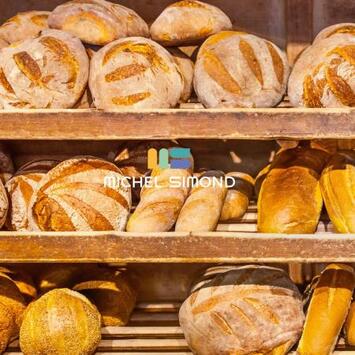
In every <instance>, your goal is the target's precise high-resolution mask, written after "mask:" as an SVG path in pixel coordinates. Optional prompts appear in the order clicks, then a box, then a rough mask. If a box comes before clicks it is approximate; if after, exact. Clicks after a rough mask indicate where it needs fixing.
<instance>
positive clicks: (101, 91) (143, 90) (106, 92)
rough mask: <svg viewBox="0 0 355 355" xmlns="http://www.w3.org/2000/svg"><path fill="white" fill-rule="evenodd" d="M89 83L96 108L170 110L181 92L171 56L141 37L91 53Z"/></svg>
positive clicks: (178, 76) (180, 82) (180, 85)
mask: <svg viewBox="0 0 355 355" xmlns="http://www.w3.org/2000/svg"><path fill="white" fill-rule="evenodd" d="M89 84H90V90H91V93H92V96H93V100H94V105H95V106H96V107H97V108H100V109H116V108H169V107H174V106H176V104H177V103H178V102H179V100H180V98H181V95H182V93H183V90H184V81H183V77H182V74H181V73H180V71H179V68H178V66H177V64H176V63H175V61H174V58H173V57H172V56H171V54H170V53H169V52H168V51H167V50H166V49H164V48H163V47H161V46H160V45H159V44H157V43H155V42H153V41H151V40H149V39H146V38H142V37H130V38H126V39H120V40H117V41H115V42H112V43H110V44H108V45H107V46H105V47H103V48H102V49H100V50H99V51H98V52H97V53H95V54H94V56H93V58H92V60H91V70H90V79H89Z"/></svg>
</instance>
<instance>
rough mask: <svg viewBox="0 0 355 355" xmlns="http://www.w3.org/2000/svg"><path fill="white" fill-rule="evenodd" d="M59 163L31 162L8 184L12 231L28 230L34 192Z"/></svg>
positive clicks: (48, 161)
mask: <svg viewBox="0 0 355 355" xmlns="http://www.w3.org/2000/svg"><path fill="white" fill-rule="evenodd" d="M58 163H59V162H58V161H54V160H37V161H31V162H29V163H27V164H25V165H24V166H22V167H21V168H20V170H19V171H18V172H17V173H16V175H15V176H13V177H12V178H11V179H10V180H9V181H8V182H7V183H6V185H5V187H6V190H7V192H8V195H9V197H10V203H11V210H10V213H9V214H8V218H7V223H6V225H7V227H8V228H9V229H10V230H15V231H26V230H28V206H29V203H30V200H31V197H32V195H33V192H34V190H36V189H37V187H38V185H39V182H40V181H41V179H42V178H43V177H44V176H45V174H46V173H47V172H48V171H49V170H50V169H51V168H53V167H54V166H55V165H56V164H58Z"/></svg>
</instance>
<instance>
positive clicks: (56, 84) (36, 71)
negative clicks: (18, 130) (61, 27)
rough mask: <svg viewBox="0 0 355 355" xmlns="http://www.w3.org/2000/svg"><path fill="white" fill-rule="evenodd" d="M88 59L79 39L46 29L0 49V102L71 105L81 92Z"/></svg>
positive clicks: (5, 104)
mask: <svg viewBox="0 0 355 355" xmlns="http://www.w3.org/2000/svg"><path fill="white" fill-rule="evenodd" d="M88 75H89V59H88V56H87V54H86V51H85V48H84V46H83V45H82V43H81V42H80V40H79V39H77V38H75V37H73V36H72V35H70V34H68V33H65V32H62V31H57V30H45V31H43V32H42V34H41V36H40V37H37V38H35V39H29V40H26V41H23V42H19V43H18V44H16V45H14V46H11V47H7V48H3V49H2V50H1V53H0V104H1V105H2V106H3V107H4V108H7V109H13V108H70V107H73V106H74V104H75V103H76V102H77V101H78V100H79V98H80V97H81V95H82V94H83V92H84V90H85V87H86V84H87V81H88Z"/></svg>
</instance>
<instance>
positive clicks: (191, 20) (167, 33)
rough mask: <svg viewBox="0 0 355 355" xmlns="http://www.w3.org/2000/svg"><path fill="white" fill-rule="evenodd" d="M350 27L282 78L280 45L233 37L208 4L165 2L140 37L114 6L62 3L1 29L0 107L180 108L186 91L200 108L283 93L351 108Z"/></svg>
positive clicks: (327, 33) (336, 30) (263, 103)
mask: <svg viewBox="0 0 355 355" xmlns="http://www.w3.org/2000/svg"><path fill="white" fill-rule="evenodd" d="M354 28H355V27H354V24H352V23H344V24H337V25H333V26H330V27H329V28H326V29H324V30H323V31H322V32H321V33H320V34H319V35H318V36H317V37H316V39H315V41H314V43H313V45H312V46H310V47H309V48H308V49H307V50H305V51H304V52H303V53H302V54H301V55H300V57H299V59H298V60H297V62H296V64H295V66H294V68H293V70H292V73H291V76H290V79H289V74H290V66H289V63H288V61H287V57H286V55H285V53H284V52H283V51H282V50H281V49H280V48H278V47H277V46H276V45H275V44H274V43H272V42H270V41H268V40H266V39H263V38H260V37H258V36H256V35H254V34H249V33H245V32H242V31H233V29H232V23H231V20H230V19H229V18H228V16H227V15H226V14H225V13H223V12H222V11H221V10H220V9H218V8H217V7H215V6H213V5H210V4H207V3H203V2H200V1H194V0H188V1H185V0H183V1H179V2H176V3H172V4H170V5H169V6H168V7H167V8H166V9H165V10H163V12H162V13H161V14H160V16H159V17H158V18H157V19H156V21H155V22H154V23H153V24H152V25H151V28H150V30H149V28H148V25H147V24H146V23H145V22H144V20H143V19H142V18H141V17H140V16H139V15H138V14H137V13H135V12H134V11H133V10H131V9H128V8H126V7H124V6H122V5H118V4H116V3H111V2H108V1H105V0H84V1H82V0H74V1H69V2H67V3H64V4H62V5H59V6H58V7H57V8H55V9H54V10H53V12H44V11H29V12H25V13H19V14H17V15H16V16H15V17H13V18H11V19H9V20H8V21H6V22H5V23H4V24H3V25H2V26H0V39H1V42H0V43H1V47H3V48H2V50H1V51H0V105H1V106H2V107H3V108H4V109H21V108H78V107H79V108H80V107H81V108H83V107H96V108H99V109H119V108H171V107H176V106H177V105H178V104H179V103H181V102H186V101H188V100H189V99H190V97H191V96H192V91H193V88H194V91H195V93H196V95H197V98H198V100H199V101H200V102H201V103H202V104H203V105H204V106H205V107H206V108H223V107H227V108H233V107H251V108H255V107H274V106H277V105H278V104H279V103H280V102H281V101H282V99H283V97H284V96H285V94H286V92H287V86H288V94H289V97H290V101H291V103H292V104H293V105H294V106H296V107H297V106H302V107H352V106H354V102H355V101H354V95H355V94H354V85H353V81H354V80H353V73H354V53H353V52H354V51H353V49H352V48H353V46H354V41H355V40H354ZM149 37H151V39H150V38H149ZM201 43H202V45H201ZM191 44H193V45H197V46H199V45H201V46H200V47H199V48H198V47H197V48H196V50H195V52H196V53H197V55H196V63H195V64H194V63H193V60H194V56H192V57H191V58H189V57H188V56H186V55H184V54H183V53H182V52H181V51H179V49H178V46H188V45H191ZM84 45H85V46H87V51H89V52H90V53H89V55H88V53H86V52H85V47H84ZM90 45H91V46H92V45H95V46H96V47H95V48H91V47H88V46H90ZM97 46H102V47H101V48H100V47H97ZM163 46H166V47H168V48H167V49H168V50H167V49H165V48H164V47H163ZM89 57H90V58H91V60H90V59H89ZM89 61H90V62H91V64H90V66H89ZM194 65H195V68H194ZM89 72H90V73H89ZM87 88H89V89H87ZM88 90H90V92H91V95H92V102H90V100H87V96H88ZM82 97H84V101H85V105H81V100H82Z"/></svg>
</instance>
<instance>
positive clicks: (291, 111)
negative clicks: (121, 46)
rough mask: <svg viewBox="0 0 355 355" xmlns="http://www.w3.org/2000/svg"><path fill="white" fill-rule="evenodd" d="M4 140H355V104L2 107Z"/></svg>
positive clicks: (1, 136)
mask: <svg viewBox="0 0 355 355" xmlns="http://www.w3.org/2000/svg"><path fill="white" fill-rule="evenodd" d="M0 120H1V123H2V124H1V128H0V139H1V140H62V139H65V140H121V139H126V140H127V139H131V140H133V139H198V138H199V139H256V140H264V139H315V138H318V139H330V138H333V139H337V138H339V139H355V109H302V108H272V109H228V110H226V109H223V110H215V109H193V110H191V109H170V110H139V111H137V110H136V111H132V110H126V111H100V110H17V111H0Z"/></svg>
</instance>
